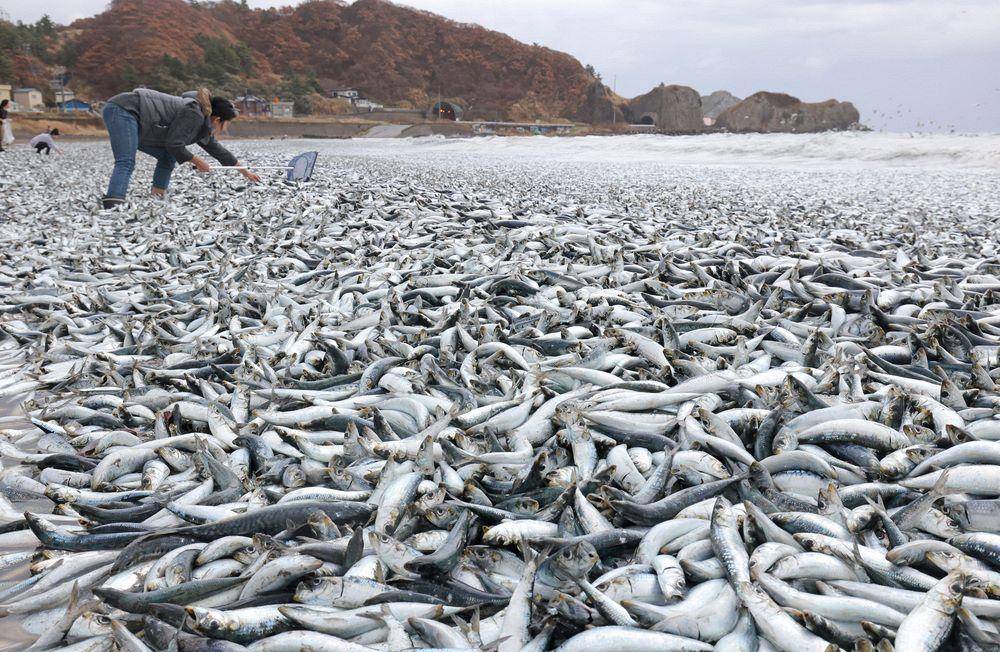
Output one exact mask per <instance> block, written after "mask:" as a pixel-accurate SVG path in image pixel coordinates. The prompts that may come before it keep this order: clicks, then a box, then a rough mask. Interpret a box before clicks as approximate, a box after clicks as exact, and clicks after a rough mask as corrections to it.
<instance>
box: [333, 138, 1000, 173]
mask: <svg viewBox="0 0 1000 652" xmlns="http://www.w3.org/2000/svg"><path fill="white" fill-rule="evenodd" d="M331 149H335V150H336V151H337V152H338V153H339V154H342V155H348V156H349V155H359V156H379V155H382V156H403V157H409V156H418V157H439V158H446V157H466V156H476V157H478V156H486V157H488V158H490V159H494V160H499V159H509V160H516V161H529V160H534V161H546V162H560V163H601V162H604V163H660V164H671V165H673V164H676V165H685V164H693V165H763V166H782V167H789V166H791V167H800V166H810V167H825V166H835V167H841V168H842V167H855V166H858V167H906V168H932V169H941V168H966V169H986V170H997V171H1000V134H905V133H892V134H890V133H875V132H840V133H832V132H831V133H822V134H711V135H701V136H658V135H650V134H642V135H634V136H584V137H578V138H558V137H546V136H529V137H500V136H487V137H480V138H452V139H449V138H444V137H427V138H414V139H364V140H353V141H336V145H333V146H331Z"/></svg>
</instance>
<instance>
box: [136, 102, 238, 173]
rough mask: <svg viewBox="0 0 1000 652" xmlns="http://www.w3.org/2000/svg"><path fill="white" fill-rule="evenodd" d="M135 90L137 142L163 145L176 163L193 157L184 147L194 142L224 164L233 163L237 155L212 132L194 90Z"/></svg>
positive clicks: (157, 145)
mask: <svg viewBox="0 0 1000 652" xmlns="http://www.w3.org/2000/svg"><path fill="white" fill-rule="evenodd" d="M134 92H135V94H136V95H137V96H138V98H139V144H141V145H146V146H149V147H163V148H164V149H166V150H167V151H168V152H170V154H171V155H172V156H173V157H174V158H175V159H177V162H178V163H187V162H188V161H190V160H191V159H192V158H194V155H193V154H191V152H190V151H189V150H188V148H187V146H188V145H193V144H195V143H197V144H198V145H199V146H200V147H201V148H202V149H204V150H205V151H206V152H208V153H209V154H210V155H211V156H212V157H213V158H215V159H216V160H217V161H219V162H220V163H222V164H223V165H236V157H235V156H233V155H232V153H231V152H230V151H229V150H228V149H226V148H225V147H223V146H222V145H220V144H219V141H217V140H216V139H215V137H214V136H213V135H212V123H211V121H210V120H209V118H208V116H206V115H205V113H204V112H203V111H202V107H201V105H200V104H199V103H198V100H197V98H196V93H194V92H189V93H184V95H182V96H180V97H178V96H177V95H168V94H167V93H161V92H159V91H154V90H151V89H148V88H137V89H135V91H134Z"/></svg>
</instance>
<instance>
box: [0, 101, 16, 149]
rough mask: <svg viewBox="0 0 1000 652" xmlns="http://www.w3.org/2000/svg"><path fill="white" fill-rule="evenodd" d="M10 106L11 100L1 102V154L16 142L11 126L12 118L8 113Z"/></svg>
mask: <svg viewBox="0 0 1000 652" xmlns="http://www.w3.org/2000/svg"><path fill="white" fill-rule="evenodd" d="M9 104H10V100H2V101H0V152H2V151H3V150H4V148H5V147H8V146H10V144H11V143H13V142H14V130H13V129H12V128H11V126H10V117H8V113H7V106H8V105H9Z"/></svg>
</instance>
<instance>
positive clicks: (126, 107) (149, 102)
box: [102, 88, 260, 208]
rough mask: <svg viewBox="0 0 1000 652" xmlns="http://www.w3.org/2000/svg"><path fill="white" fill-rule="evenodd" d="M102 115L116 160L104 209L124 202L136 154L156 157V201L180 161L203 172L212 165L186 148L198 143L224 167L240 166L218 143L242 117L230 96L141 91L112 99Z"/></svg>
mask: <svg viewBox="0 0 1000 652" xmlns="http://www.w3.org/2000/svg"><path fill="white" fill-rule="evenodd" d="M103 116H104V124H105V126H106V127H107V129H108V135H109V136H110V138H111V151H112V152H113V153H114V156H115V166H114V169H113V170H112V171H111V180H110V181H109V183H108V191H107V193H106V194H105V196H104V197H103V198H102V205H103V207H104V208H114V207H115V206H117V205H119V204H122V203H123V202H124V201H125V195H126V193H127V191H128V186H129V182H130V181H131V180H132V171H133V170H134V169H135V155H136V152H142V153H144V154H148V155H149V156H152V157H153V158H155V159H156V169H155V170H154V171H153V190H152V193H153V196H155V197H163V196H164V194H165V193H166V191H167V186H168V185H169V184H170V175H171V174H173V171H174V167H175V166H176V165H177V164H178V163H181V164H184V163H191V165H193V166H194V167H195V168H196V169H197V170H198V171H200V172H210V171H211V169H212V168H211V167H210V166H209V165H208V163H206V162H205V161H204V160H203V159H202V158H200V157H198V156H195V155H193V154H192V153H191V152H190V150H188V145H194V144H197V145H198V146H200V147H201V148H202V149H203V150H205V151H206V152H208V154H209V155H211V156H212V157H213V158H214V159H216V160H217V161H219V162H220V163H222V164H223V165H225V166H238V165H239V161H237V160H236V157H235V156H233V155H232V153H231V152H230V151H229V150H228V149H226V148H225V147H223V146H222V145H221V144H219V141H218V140H216V137H217V136H218V135H219V134H221V133H223V132H224V131H225V129H226V127H227V125H228V124H229V123H230V122H232V121H233V120H235V119H236V118H237V117H239V111H237V110H236V107H235V106H234V105H233V103H232V102H230V101H229V100H227V99H226V98H224V97H213V96H212V95H211V94H210V93H209V92H208V89H205V88H203V89H201V90H199V91H197V92H195V91H190V92H187V93H184V94H183V95H180V96H178V95H168V94H167V93H160V92H159V91H154V90H151V89H148V88H137V89H135V90H134V91H132V92H131V93H120V94H118V95H115V96H114V97H112V98H111V99H110V100H108V103H107V104H106V105H105V107H104V113H103ZM240 172H241V173H242V174H243V176H245V177H246V178H247V179H249V180H250V181H253V182H255V183H256V182H258V181H260V177H259V176H257V175H256V174H254V173H253V172H251V171H250V170H247V169H245V168H241V169H240Z"/></svg>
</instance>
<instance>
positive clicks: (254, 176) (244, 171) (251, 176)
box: [240, 168, 260, 183]
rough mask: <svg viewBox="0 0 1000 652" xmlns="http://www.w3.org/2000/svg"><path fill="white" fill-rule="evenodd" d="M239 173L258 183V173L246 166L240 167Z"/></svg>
mask: <svg viewBox="0 0 1000 652" xmlns="http://www.w3.org/2000/svg"><path fill="white" fill-rule="evenodd" d="M240 174H242V175H243V176H245V177H246V178H247V179H249V180H250V181H253V182H254V183H260V175H259V174H257V173H256V172H251V171H250V170H248V169H246V168H240Z"/></svg>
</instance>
